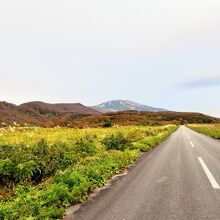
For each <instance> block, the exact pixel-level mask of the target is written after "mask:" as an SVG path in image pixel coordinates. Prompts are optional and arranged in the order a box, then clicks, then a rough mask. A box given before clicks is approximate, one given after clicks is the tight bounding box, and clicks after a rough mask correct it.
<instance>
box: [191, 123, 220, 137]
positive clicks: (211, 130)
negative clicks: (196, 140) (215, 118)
mask: <svg viewBox="0 0 220 220" xmlns="http://www.w3.org/2000/svg"><path fill="white" fill-rule="evenodd" d="M188 127H189V128H191V129H193V130H195V131H197V132H199V133H202V134H206V135H208V136H210V137H212V138H216V139H220V124H191V125H188Z"/></svg>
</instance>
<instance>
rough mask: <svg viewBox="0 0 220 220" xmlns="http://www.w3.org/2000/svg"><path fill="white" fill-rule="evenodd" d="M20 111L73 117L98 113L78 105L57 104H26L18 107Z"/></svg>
mask: <svg viewBox="0 0 220 220" xmlns="http://www.w3.org/2000/svg"><path fill="white" fill-rule="evenodd" d="M19 107H20V108H21V109H23V110H24V111H25V110H29V111H30V112H32V113H34V112H35V113H36V114H66V113H70V114H74V115H80V114H82V115H83V114H84V115H99V114H100V112H98V111H96V110H94V109H92V108H89V107H86V106H84V105H82V104H80V103H58V104H50V103H45V102H39V101H38V102H27V103H24V104H22V105H20V106H19Z"/></svg>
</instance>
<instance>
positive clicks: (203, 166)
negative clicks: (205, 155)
mask: <svg viewBox="0 0 220 220" xmlns="http://www.w3.org/2000/svg"><path fill="white" fill-rule="evenodd" d="M198 160H199V162H200V164H201V165H202V168H203V170H204V171H205V174H206V176H207V177H208V179H209V181H210V183H211V184H212V187H213V188H214V189H220V187H219V185H218V183H217V182H216V180H215V178H214V177H213V175H212V174H211V172H210V171H209V169H208V167H207V166H206V164H205V162H204V161H203V159H202V158H201V157H198Z"/></svg>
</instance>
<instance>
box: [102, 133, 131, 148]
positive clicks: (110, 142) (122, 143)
mask: <svg viewBox="0 0 220 220" xmlns="http://www.w3.org/2000/svg"><path fill="white" fill-rule="evenodd" d="M102 144H103V145H104V146H105V147H106V148H107V150H122V151H123V150H125V149H127V148H130V147H132V142H131V140H130V139H128V138H127V137H126V136H125V135H124V134H122V133H121V132H119V133H116V134H111V135H108V136H106V137H105V138H104V139H103V140H102Z"/></svg>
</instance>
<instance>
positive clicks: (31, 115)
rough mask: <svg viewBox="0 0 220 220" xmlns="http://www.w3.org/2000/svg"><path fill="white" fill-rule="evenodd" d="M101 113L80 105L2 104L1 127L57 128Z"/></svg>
mask: <svg viewBox="0 0 220 220" xmlns="http://www.w3.org/2000/svg"><path fill="white" fill-rule="evenodd" d="M100 114H101V113H100V112H98V111H96V110H94V109H92V108H89V107H86V106H84V105H82V104H80V103H70V104H67V103H63V104H62V103H60V104H49V103H44V102H28V103H24V104H22V105H19V106H17V105H14V104H11V103H7V102H0V126H1V125H2V124H12V123H13V122H16V123H18V124H21V125H22V124H25V123H27V124H32V125H39V126H45V127H48V126H49V127H50V126H55V125H58V124H61V125H62V124H68V121H72V120H74V119H76V118H77V119H78V118H80V117H85V116H90V115H100Z"/></svg>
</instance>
